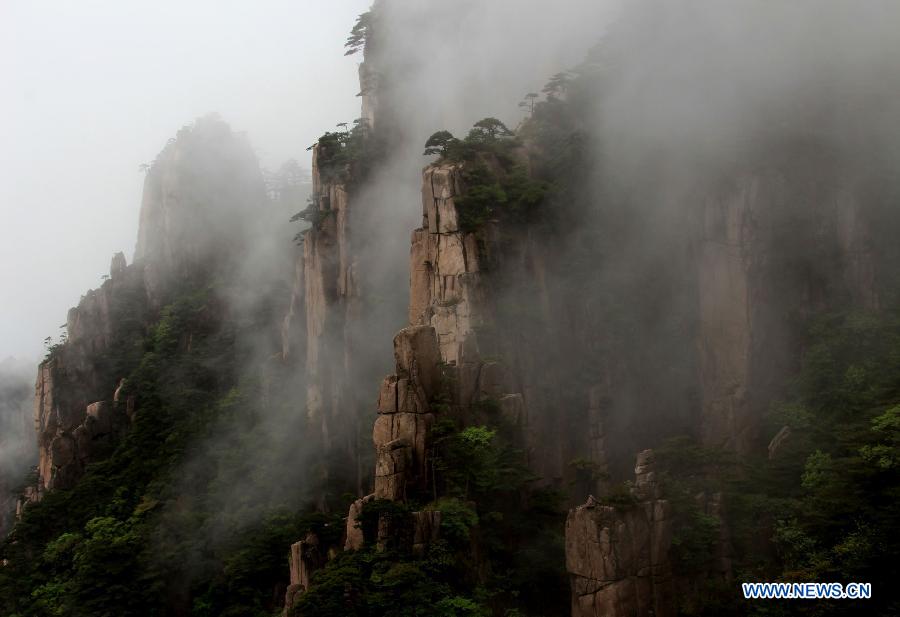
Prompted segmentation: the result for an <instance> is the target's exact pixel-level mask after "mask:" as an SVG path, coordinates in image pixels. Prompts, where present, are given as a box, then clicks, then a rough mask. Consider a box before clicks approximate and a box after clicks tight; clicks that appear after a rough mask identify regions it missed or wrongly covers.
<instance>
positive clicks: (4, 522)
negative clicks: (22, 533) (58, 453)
mask: <svg viewBox="0 0 900 617" xmlns="http://www.w3.org/2000/svg"><path fill="white" fill-rule="evenodd" d="M33 373H34V370H33V367H32V366H31V364H30V363H26V362H22V361H17V360H15V359H13V358H6V359H5V360H3V361H0V534H2V535H5V534H6V533H7V532H8V531H9V528H10V525H11V522H12V520H13V514H14V513H15V510H16V501H17V500H18V496H19V491H20V490H21V488H22V486H23V485H24V484H25V476H26V473H27V472H28V470H29V468H30V467H31V466H32V465H33V464H34V463H35V460H36V456H35V454H36V453H35V437H34V420H33V418H32V412H31V405H32V398H33V397H34V384H33V381H34V377H33Z"/></svg>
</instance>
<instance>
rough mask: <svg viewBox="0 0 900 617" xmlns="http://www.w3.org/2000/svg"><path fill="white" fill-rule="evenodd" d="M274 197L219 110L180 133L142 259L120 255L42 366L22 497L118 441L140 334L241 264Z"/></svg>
mask: <svg viewBox="0 0 900 617" xmlns="http://www.w3.org/2000/svg"><path fill="white" fill-rule="evenodd" d="M264 199H265V191H264V186H263V181H262V175H261V173H260V171H259V166H258V164H257V162H256V158H255V156H254V154H253V151H252V149H251V148H250V146H249V144H248V143H247V141H246V139H245V138H244V137H243V136H241V135H238V134H236V133H233V132H232V131H231V129H230V128H229V127H228V125H227V124H225V123H224V122H222V121H221V120H219V119H218V118H216V117H214V116H209V117H205V118H201V119H199V120H197V122H196V123H195V124H194V125H193V126H190V127H185V128H183V129H182V130H181V131H179V133H178V136H177V137H176V138H174V139H172V140H170V142H169V144H168V145H167V146H166V147H165V148H164V149H163V151H162V152H161V153H160V155H159V156H158V157H157V159H156V160H155V161H154V162H153V164H152V165H151V166H150V167H149V169H148V172H147V177H146V179H145V182H144V194H143V199H142V205H141V217H140V227H139V231H138V242H137V248H136V250H135V255H136V260H135V262H134V263H132V264H130V265H129V264H128V263H127V262H126V259H125V256H124V255H123V254H122V253H116V254H115V255H114V256H113V258H112V261H111V264H110V271H109V275H108V276H104V279H106V280H105V281H104V282H103V284H102V285H101V286H100V287H99V288H98V289H95V290H91V291H88V292H87V293H86V294H85V295H84V296H83V297H82V298H81V301H80V302H79V303H78V305H77V306H76V307H74V308H72V309H71V310H70V311H69V313H68V317H67V320H66V337H65V339H64V340H63V341H61V342H60V343H59V344H57V345H55V346H54V347H53V348H51V350H50V353H49V355H48V358H47V359H46V360H45V361H44V362H43V363H41V365H40V367H39V369H38V377H37V381H36V384H35V398H34V426H35V430H36V432H37V442H38V450H39V461H38V481H37V484H36V485H35V486H32V487H30V488H29V489H28V490H27V492H26V496H25V497H24V498H23V499H21V500H20V506H22V505H24V504H27V503H30V502H33V501H36V500H39V499H40V498H41V496H42V495H43V494H44V493H45V491H47V490H52V489H55V488H70V487H72V486H73V485H74V484H75V482H77V481H78V479H79V478H80V477H81V475H82V474H83V472H84V468H85V466H86V465H87V464H88V463H89V462H91V461H92V460H96V459H98V458H101V457H103V456H105V455H106V454H107V453H108V452H109V451H110V450H111V448H112V446H113V445H114V443H115V441H116V438H117V437H118V436H119V435H120V434H121V433H122V431H124V430H126V429H127V427H128V425H129V424H130V420H131V417H132V416H133V414H134V412H135V408H134V399H133V398H131V397H127V398H125V400H120V399H121V398H122V397H121V392H122V384H123V381H122V380H123V378H124V377H125V376H126V375H127V373H128V371H130V370H131V368H133V364H134V362H135V361H136V358H135V357H134V355H133V354H132V353H131V351H132V350H134V349H135V345H134V344H135V341H139V340H140V339H141V337H143V336H144V334H145V333H146V329H147V328H148V326H150V325H151V324H152V323H154V322H155V321H156V319H157V318H158V316H159V309H160V308H162V307H163V306H164V305H165V304H167V303H168V302H170V301H171V300H172V299H173V298H174V297H175V296H177V295H178V294H179V293H181V292H182V291H183V290H184V289H186V288H190V287H189V286H192V285H193V286H204V285H206V284H207V283H208V282H209V281H210V280H211V278H212V277H213V276H214V275H215V274H216V273H219V274H221V273H223V272H228V271H229V268H232V267H233V261H234V260H237V259H239V257H240V254H241V253H240V247H241V246H243V241H242V240H241V239H242V238H245V237H246V234H247V227H248V222H249V221H252V220H253V217H254V210H255V209H257V208H258V207H259V206H261V205H262V203H263V200H264ZM20 510H21V507H20Z"/></svg>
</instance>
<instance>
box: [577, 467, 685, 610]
mask: <svg viewBox="0 0 900 617" xmlns="http://www.w3.org/2000/svg"><path fill="white" fill-rule="evenodd" d="M652 456H653V455H652V452H651V451H649V450H646V451H644V452H641V453H640V454H639V455H638V461H637V464H636V466H635V476H636V482H635V497H636V498H637V500H638V501H637V503H635V504H634V505H633V506H628V507H625V508H617V507H615V506H611V505H603V504H602V503H600V502H598V501H597V500H596V499H594V498H593V497H589V498H588V500H587V502H586V503H585V504H584V505H582V506H579V507H577V508H575V509H574V510H571V511H570V512H569V516H568V518H567V519H566V570H567V571H568V572H569V575H570V577H571V581H572V615H573V617H619V616H621V617H626V616H627V617H645V616H646V617H649V616H651V615H653V616H655V617H660V616H663V617H665V616H672V615H675V614H676V613H675V604H674V598H673V596H674V590H675V587H674V583H673V579H672V567H671V562H670V560H669V548H670V547H671V543H672V509H671V506H670V504H669V502H668V501H666V500H665V499H659V498H658V493H657V488H656V481H655V478H654V474H655V472H654V470H653V461H652Z"/></svg>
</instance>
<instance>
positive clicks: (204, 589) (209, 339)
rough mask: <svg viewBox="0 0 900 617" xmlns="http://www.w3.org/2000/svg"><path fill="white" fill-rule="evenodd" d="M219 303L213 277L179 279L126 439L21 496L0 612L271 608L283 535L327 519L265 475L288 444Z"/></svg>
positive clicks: (146, 359) (289, 537)
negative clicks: (272, 424) (81, 471)
mask: <svg viewBox="0 0 900 617" xmlns="http://www.w3.org/2000/svg"><path fill="white" fill-rule="evenodd" d="M222 311H223V305H222V303H221V301H220V300H219V299H217V296H216V293H215V292H214V290H213V289H212V288H207V289H202V290H201V291H197V292H191V293H187V294H185V295H183V296H182V297H181V298H180V299H179V300H177V301H175V302H174V303H172V304H171V305H169V306H168V307H166V308H165V310H163V312H162V315H161V318H160V320H159V322H158V323H157V324H156V325H155V326H153V328H151V330H150V331H149V332H148V333H147V335H146V337H144V338H143V340H142V341H141V342H140V343H139V346H140V347H142V348H143V352H142V355H141V356H140V361H139V364H138V365H137V367H136V368H135V369H134V370H133V371H132V372H131V373H130V374H129V376H128V378H127V381H126V388H127V390H128V393H132V394H134V395H135V396H136V397H137V401H136V405H137V410H138V411H137V413H136V415H135V418H134V422H133V425H132V427H131V429H130V430H129V432H128V433H127V435H126V436H125V438H124V439H123V441H122V442H121V443H120V444H119V446H118V447H117V448H116V450H115V452H114V453H113V454H112V456H110V457H109V458H107V459H105V460H102V461H99V462H96V463H93V464H91V465H90V466H89V467H88V470H87V473H86V474H85V476H84V477H83V478H82V480H81V481H80V482H79V483H78V484H77V486H76V487H75V488H74V489H72V490H58V491H53V492H51V493H49V494H48V495H47V496H46V497H45V498H44V499H43V501H41V502H40V503H38V504H35V505H33V506H31V507H29V508H27V509H26V513H25V516H24V517H23V519H22V520H21V521H20V523H19V524H18V525H17V527H16V529H15V531H14V533H13V534H12V536H11V537H10V538H9V540H8V541H7V542H6V543H5V544H4V545H3V546H2V556H3V558H4V559H7V560H9V563H8V565H7V566H6V567H3V568H0V606H2V612H3V614H4V615H10V616H13V615H15V616H22V617H24V616H49V615H66V616H70V615H71V616H78V615H84V616H91V617H96V616H102V615H109V616H113V615H115V616H122V615H141V616H146V615H165V614H185V613H189V614H193V615H210V616H212V615H271V614H272V612H273V611H274V610H275V609H276V608H277V606H278V605H279V603H280V602H281V600H282V597H281V596H280V595H279V593H283V588H284V586H285V585H286V583H287V580H286V579H287V568H286V564H287V547H288V546H289V545H290V544H291V543H292V542H294V541H296V539H297V538H298V537H302V534H303V533H305V532H306V531H308V530H310V529H315V530H318V531H320V532H321V531H322V529H323V526H330V525H332V523H333V522H334V521H332V520H331V519H329V517H328V516H326V515H322V514H314V515H313V514H307V513H304V512H303V511H301V509H300V505H299V503H298V501H299V497H300V496H298V495H285V494H284V493H283V492H280V491H277V490H275V489H274V486H275V484H277V482H275V481H273V480H270V479H269V478H270V470H271V469H274V468H276V467H277V466H278V465H279V464H282V462H281V461H280V460H279V457H280V456H281V455H282V454H283V452H284V446H282V445H280V444H278V443H275V444H273V443H272V441H271V438H272V434H271V433H270V432H269V431H268V430H264V429H265V426H264V423H263V422H262V416H261V415H260V414H261V411H262V410H261V409H260V407H259V400H260V396H259V387H260V384H259V382H258V380H256V379H254V378H251V377H242V376H241V373H240V371H239V370H238V367H239V366H241V363H242V362H243V360H244V359H243V358H242V355H241V354H242V353H245V351H244V352H242V345H241V341H242V338H243V337H242V333H241V330H240V328H236V326H235V325H234V324H233V323H231V322H230V321H229V320H227V319H225V318H224V316H223V312H222ZM256 325H257V324H253V323H250V324H246V325H245V326H244V327H247V328H251V329H252V328H253V327H255V326H256ZM288 434H289V433H288ZM286 438H287V437H285V439H286ZM266 453H269V456H270V458H269V459H267V460H266V461H261V460H260V459H259V456H260V454H263V456H265V455H266ZM257 463H260V464H257ZM253 487H256V489H255V490H254V489H253ZM279 589H281V592H279Z"/></svg>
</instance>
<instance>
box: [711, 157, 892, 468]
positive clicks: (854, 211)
mask: <svg viewBox="0 0 900 617" xmlns="http://www.w3.org/2000/svg"><path fill="white" fill-rule="evenodd" d="M836 182H837V180H835V179H834V178H830V177H828V167H827V165H826V164H825V163H824V162H817V161H810V162H807V163H805V164H804V165H798V167H797V169H793V170H790V171H787V172H781V171H771V170H769V171H760V172H757V173H754V174H747V175H744V176H740V177H738V178H737V179H736V180H735V181H734V182H732V183H730V184H729V185H728V187H727V189H725V190H723V191H719V192H716V193H711V194H710V196H709V197H707V199H706V200H705V201H704V203H703V206H702V208H701V211H702V218H701V224H700V230H699V241H698V251H697V258H696V265H697V272H698V276H697V281H698V300H699V305H698V309H699V324H700V327H699V332H698V356H699V357H698V359H699V392H700V396H701V418H700V426H699V428H700V431H701V434H702V438H703V441H704V442H705V443H706V444H707V445H710V446H714V447H726V448H728V449H731V450H734V451H736V452H739V453H748V452H749V451H750V450H751V449H752V448H754V447H758V446H761V445H764V444H761V443H760V441H759V440H760V437H761V436H760V434H759V428H760V418H761V416H762V413H763V412H764V411H765V409H766V406H767V405H768V404H769V400H770V399H771V397H772V396H773V394H774V393H777V392H778V391H779V390H780V388H781V387H783V385H784V377H785V375H789V374H791V373H792V372H793V371H794V370H795V369H796V366H797V362H798V358H799V351H800V350H799V344H798V342H797V332H796V331H795V330H796V328H795V327H794V324H793V323H791V319H794V320H795V321H796V320H797V319H798V318H802V317H803V316H805V315H810V314H812V313H814V312H816V311H820V310H823V309H826V308H828V307H832V308H833V307H837V306H844V305H846V304H848V303H849V304H850V305H852V306H856V307H858V308H861V309H875V308H877V307H878V305H879V298H878V288H879V285H878V283H877V276H876V273H877V267H876V263H877V260H876V256H875V251H874V250H873V245H872V240H871V235H870V229H869V223H868V221H867V219H866V215H865V212H864V208H863V204H862V202H861V201H860V200H859V199H858V198H857V196H856V195H854V193H853V192H852V191H851V190H849V189H848V188H847V187H845V186H842V185H840V184H836ZM823 264H827V267H823ZM792 316H793V317H792Z"/></svg>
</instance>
